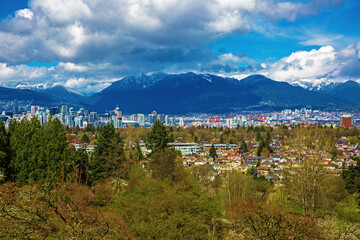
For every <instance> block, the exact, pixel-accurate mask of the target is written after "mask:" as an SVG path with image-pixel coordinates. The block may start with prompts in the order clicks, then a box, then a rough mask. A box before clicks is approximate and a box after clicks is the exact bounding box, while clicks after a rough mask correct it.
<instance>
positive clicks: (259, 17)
mask: <svg viewBox="0 0 360 240" xmlns="http://www.w3.org/2000/svg"><path fill="white" fill-rule="evenodd" d="M0 9H1V11H0V44H1V45H2V46H3V48H2V50H1V51H0V83H1V84H2V85H5V86H11V87H15V86H18V85H21V84H24V83H27V84H29V85H37V84H54V83H57V84H61V85H64V86H66V87H70V88H72V89H75V90H77V91H79V92H81V93H83V94H87V95H89V94H92V93H95V92H98V91H100V90H102V89H104V88H106V87H108V86H109V85H110V84H111V83H112V82H113V81H115V80H118V79H121V78H122V77H125V76H128V75H136V74H138V73H140V72H144V73H152V72H159V71H163V72H167V73H182V72H188V71H193V72H196V73H212V74H216V75H221V76H229V77H235V78H238V79H241V78H243V77H246V76H248V75H251V74H256V73H258V74H263V75H265V76H267V77H270V78H272V79H274V80H277V81H287V82H294V81H307V82H310V83H314V82H321V81H347V80H355V81H359V79H360V72H359V70H358V69H359V66H360V64H359V58H360V54H359V50H360V43H359V40H360V31H359V30H358V28H357V25H356V24H354V23H356V22H358V20H359V18H360V17H359V15H358V12H359V10H360V3H359V2H358V1H355V0H348V1H342V0H321V1H320V0H311V1H310V0H302V1H276V0H265V1H255V0H247V1H201V2H193V1H181V2H180V1H133V2H127V1H106V3H104V2H101V1H86V0H63V1H40V0H30V1H27V0H26V1H15V2H14V1H10V0H4V1H1V3H0ZM175 9H176V10H175Z"/></svg>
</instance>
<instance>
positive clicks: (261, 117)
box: [260, 111, 264, 122]
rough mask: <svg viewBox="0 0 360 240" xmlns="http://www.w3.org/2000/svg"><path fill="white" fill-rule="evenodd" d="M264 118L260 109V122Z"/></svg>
mask: <svg viewBox="0 0 360 240" xmlns="http://www.w3.org/2000/svg"><path fill="white" fill-rule="evenodd" d="M263 120H264V118H263V112H262V111H261V116H260V121H261V122H262V121H263Z"/></svg>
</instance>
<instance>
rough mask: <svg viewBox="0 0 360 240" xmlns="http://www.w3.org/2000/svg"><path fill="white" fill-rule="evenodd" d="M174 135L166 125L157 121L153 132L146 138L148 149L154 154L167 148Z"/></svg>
mask: <svg viewBox="0 0 360 240" xmlns="http://www.w3.org/2000/svg"><path fill="white" fill-rule="evenodd" d="M172 138H173V135H172V133H171V134H170V133H169V132H168V131H167V129H166V126H165V125H164V123H162V122H160V120H156V121H155V123H154V125H153V127H152V128H151V131H150V132H149V133H148V134H147V136H146V147H147V148H148V149H150V150H151V151H152V152H153V153H154V152H156V151H159V150H162V149H165V148H166V147H167V144H168V143H169V142H171V141H172V140H173V139H172Z"/></svg>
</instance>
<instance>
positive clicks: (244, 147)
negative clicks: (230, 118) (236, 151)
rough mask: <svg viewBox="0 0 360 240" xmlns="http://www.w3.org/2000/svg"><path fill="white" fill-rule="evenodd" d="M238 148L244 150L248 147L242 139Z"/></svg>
mask: <svg viewBox="0 0 360 240" xmlns="http://www.w3.org/2000/svg"><path fill="white" fill-rule="evenodd" d="M240 150H242V151H244V152H247V151H248V148H247V145H246V142H245V140H244V139H243V140H242V141H241V145H240Z"/></svg>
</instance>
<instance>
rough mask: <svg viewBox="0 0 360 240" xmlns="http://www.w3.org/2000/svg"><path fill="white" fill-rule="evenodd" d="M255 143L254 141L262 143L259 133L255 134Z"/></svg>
mask: <svg viewBox="0 0 360 240" xmlns="http://www.w3.org/2000/svg"><path fill="white" fill-rule="evenodd" d="M255 141H256V142H257V143H260V142H261V141H263V138H262V136H261V133H260V132H257V133H256V138H255Z"/></svg>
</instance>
